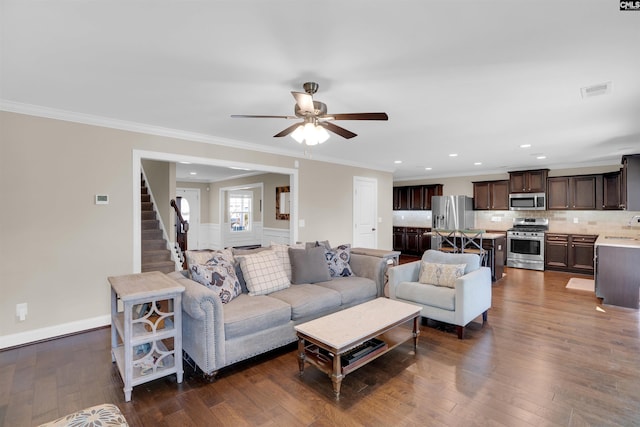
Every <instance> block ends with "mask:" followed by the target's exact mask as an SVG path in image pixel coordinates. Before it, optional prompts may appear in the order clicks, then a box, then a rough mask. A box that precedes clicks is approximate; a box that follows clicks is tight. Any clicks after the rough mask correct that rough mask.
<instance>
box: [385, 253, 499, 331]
mask: <svg viewBox="0 0 640 427" xmlns="http://www.w3.org/2000/svg"><path fill="white" fill-rule="evenodd" d="M421 282H422V283H421ZM389 298H391V299H397V300H400V301H406V302H408V303H412V304H416V305H419V306H421V307H422V312H421V315H422V317H424V318H427V319H433V320H438V321H440V322H445V323H449V324H452V325H456V326H457V332H458V338H460V339H462V338H463V337H464V328H465V326H466V325H467V324H468V323H469V322H471V321H472V320H473V319H475V318H476V317H478V316H480V315H482V324H483V325H484V323H485V322H486V321H487V310H489V308H491V270H490V269H489V268H488V267H481V266H480V257H479V256H478V255H476V254H468V253H466V254H453V253H446V252H440V251H435V250H428V251H426V252H425V253H424V255H423V256H422V260H420V261H415V262H411V263H407V264H401V265H398V266H395V267H392V268H390V269H389Z"/></svg>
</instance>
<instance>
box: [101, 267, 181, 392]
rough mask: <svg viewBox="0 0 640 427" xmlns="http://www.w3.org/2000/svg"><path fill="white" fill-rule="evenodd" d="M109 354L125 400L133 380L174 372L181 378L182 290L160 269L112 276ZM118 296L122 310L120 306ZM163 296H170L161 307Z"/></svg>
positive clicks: (178, 378)
mask: <svg viewBox="0 0 640 427" xmlns="http://www.w3.org/2000/svg"><path fill="white" fill-rule="evenodd" d="M108 280H109V283H110V284H111V359H112V361H114V362H116V365H117V366H118V369H119V371H120V376H121V377H122V381H123V382H124V400H125V401H127V402H128V401H130V400H131V390H132V389H133V387H134V386H136V385H139V384H142V383H146V382H149V381H152V380H155V379H158V378H161V377H164V376H166V375H170V374H174V373H175V374H176V377H177V381H178V383H181V382H182V374H183V370H182V292H184V287H182V286H180V285H179V284H178V283H177V282H175V281H174V280H172V279H170V278H169V277H167V276H166V275H165V274H163V273H160V272H158V271H152V272H148V273H139V274H129V275H125V276H117V277H109V278H108ZM118 299H119V300H120V301H121V302H122V306H123V311H118ZM160 301H168V304H166V308H160Z"/></svg>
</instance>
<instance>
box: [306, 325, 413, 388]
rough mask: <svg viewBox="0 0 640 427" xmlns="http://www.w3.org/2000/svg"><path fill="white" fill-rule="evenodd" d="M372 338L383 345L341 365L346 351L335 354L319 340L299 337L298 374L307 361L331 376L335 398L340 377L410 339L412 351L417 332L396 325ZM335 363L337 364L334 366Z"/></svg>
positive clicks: (340, 380)
mask: <svg viewBox="0 0 640 427" xmlns="http://www.w3.org/2000/svg"><path fill="white" fill-rule="evenodd" d="M374 338H376V339H379V340H381V341H384V343H385V345H384V346H383V347H380V348H378V349H376V350H374V351H372V352H371V353H369V354H367V355H365V356H363V357H361V358H360V359H358V360H356V361H355V362H352V363H350V364H349V365H346V366H342V362H341V360H340V356H341V355H342V354H344V353H346V352H344V353H339V354H337V355H335V353H334V352H333V351H331V349H329V348H326V346H323V345H322V343H320V342H316V341H315V340H312V339H309V338H308V337H307V338H305V339H303V338H300V339H299V353H298V358H299V363H300V375H302V374H303V373H304V363H305V362H309V363H310V364H312V365H313V366H315V367H316V368H318V369H319V370H320V371H322V372H324V373H325V374H327V375H328V376H329V377H331V380H332V381H333V384H334V393H335V395H336V398H338V397H339V395H340V383H341V382H342V377H344V376H345V375H347V374H349V373H351V372H353V371H355V370H357V369H358V368H360V367H362V366H364V365H366V364H367V363H369V362H371V361H372V360H375V359H377V358H378V357H380V356H382V355H383V354H386V353H388V352H389V351H391V350H393V349H394V348H396V347H397V346H399V345H400V344H403V343H405V342H407V341H409V340H411V339H413V340H414V351H415V350H416V348H415V347H416V344H417V334H416V333H415V332H414V331H413V330H412V329H411V328H409V327H406V326H399V327H396V328H394V329H391V330H388V331H386V332H384V333H382V334H380V335H377V336H375V337H374ZM300 346H301V347H302V348H303V349H304V350H303V351H301V349H300ZM320 349H323V350H325V352H329V353H330V354H323V353H322V352H320ZM336 363H337V364H338V366H336ZM335 372H340V373H341V374H340V375H336V374H335Z"/></svg>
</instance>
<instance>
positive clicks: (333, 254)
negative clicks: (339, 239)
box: [325, 244, 353, 277]
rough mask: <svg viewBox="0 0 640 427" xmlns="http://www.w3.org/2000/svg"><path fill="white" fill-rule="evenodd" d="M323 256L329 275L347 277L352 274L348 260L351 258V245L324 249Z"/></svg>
mask: <svg viewBox="0 0 640 427" xmlns="http://www.w3.org/2000/svg"><path fill="white" fill-rule="evenodd" d="M325 257H326V259H327V265H328V266H329V274H330V275H331V277H349V276H352V275H353V271H351V266H350V265H349V261H350V259H351V245H350V244H346V245H340V246H338V247H335V248H333V249H325Z"/></svg>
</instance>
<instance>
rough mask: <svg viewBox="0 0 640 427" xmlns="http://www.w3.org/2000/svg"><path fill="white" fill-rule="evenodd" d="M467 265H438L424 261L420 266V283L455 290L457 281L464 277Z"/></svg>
mask: <svg viewBox="0 0 640 427" xmlns="http://www.w3.org/2000/svg"><path fill="white" fill-rule="evenodd" d="M466 266H467V264H436V263H431V262H425V261H422V264H420V278H419V279H418V281H419V282H420V283H425V284H429V285H436V286H446V287H448V288H454V287H455V285H456V279H457V278H458V277H462V276H463V275H464V268H465V267H466Z"/></svg>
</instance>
